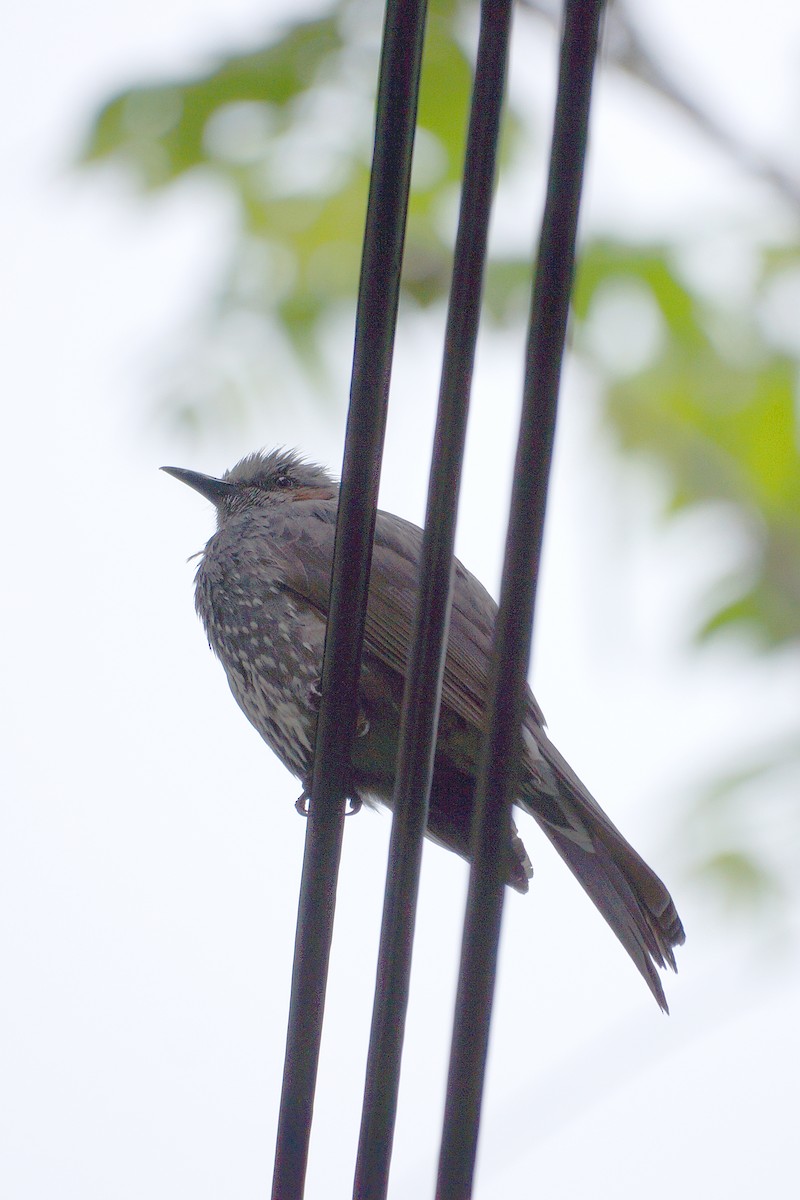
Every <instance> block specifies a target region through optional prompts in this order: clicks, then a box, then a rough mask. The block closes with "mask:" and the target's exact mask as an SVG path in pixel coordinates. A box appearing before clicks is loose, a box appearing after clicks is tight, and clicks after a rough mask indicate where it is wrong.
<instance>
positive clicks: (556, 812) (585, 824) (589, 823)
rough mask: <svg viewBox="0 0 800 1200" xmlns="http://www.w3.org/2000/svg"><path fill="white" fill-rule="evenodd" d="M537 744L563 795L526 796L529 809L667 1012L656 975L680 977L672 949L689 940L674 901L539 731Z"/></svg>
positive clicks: (539, 730) (532, 793)
mask: <svg viewBox="0 0 800 1200" xmlns="http://www.w3.org/2000/svg"><path fill="white" fill-rule="evenodd" d="M536 742H537V745H538V748H539V750H540V751H541V754H542V756H543V757H544V759H545V760H546V761H547V763H548V764H549V766H550V768H551V770H552V772H553V775H554V777H555V781H556V784H557V793H558V795H557V797H553V798H551V797H549V796H543V795H542V793H541V792H540V791H539V789H538V788H537V789H536V790H535V791H532V792H531V794H530V795H529V794H525V795H523V797H522V800H521V803H522V807H523V808H524V809H525V810H526V811H528V812H529V813H530V814H531V815H532V816H533V817H534V818H535V819H536V821H537V823H538V824H539V826H540V827H541V828H542V830H543V831H544V833H545V834H546V835H547V837H548V838H549V839H550V841H551V842H552V843H553V845H554V846H555V848H556V850H557V851H558V853H559V854H560V855H561V857H562V858H563V859H564V862H565V863H566V864H567V866H568V867H569V868H570V870H571V871H572V873H573V874H574V875H575V877H576V878H577V880H578V882H579V883H580V884H581V885H582V887H583V888H584V890H585V891H586V892H588V894H589V896H591V898H592V900H593V901H594V903H595V904H596V906H597V908H598V909H599V910H600V912H601V913H602V914H603V916H604V917H605V919H606V921H608V923H609V925H610V926H611V928H612V929H613V930H614V933H615V934H616V935H617V937H618V938H619V940H620V941H621V942H622V944H623V946H624V947H625V949H626V950H627V951H628V954H629V955H630V956H631V958H632V959H633V961H634V962H635V963H636V966H637V967H638V968H639V971H640V972H641V973H642V975H643V977H644V979H645V982H646V983H647V986H648V987H649V988H650V991H651V992H652V993H653V995H654V996H655V998H656V1000H657V1001H658V1004H659V1005H660V1007H661V1008H662V1009H663V1010H664V1012H667V1011H669V1010H668V1008H667V1001H666V997H665V995H664V989H663V987H662V986H661V979H660V978H659V975H658V971H657V970H656V967H665V966H669V967H671V968H672V970H673V971H675V970H677V968H676V966H675V955H674V953H673V948H674V947H675V946H680V945H682V943H683V941H684V939H685V935H684V932H683V925H682V924H681V920H680V917H679V916H678V913H677V911H676V909H675V905H674V903H673V901H672V897H671V896H670V894H669V892H668V891H667V889H666V887H665V886H664V884H663V883H662V882H661V880H660V879H659V878H658V876H657V875H656V874H655V872H654V871H652V870H651V869H650V867H648V865H647V863H646V862H644V860H643V859H642V858H640V856H639V855H638V854H637V853H636V851H635V850H634V849H633V847H632V846H631V845H630V844H629V843H628V842H627V841H626V840H625V838H624V837H623V836H622V834H621V833H620V832H619V830H618V829H617V828H616V827H615V826H614V825H613V824H612V822H611V821H610V820H609V819H608V817H607V816H606V814H605V813H604V812H603V810H602V809H601V808H600V806H599V805H598V804H597V803H596V801H595V800H594V799H593V798H592V796H591V795H590V794H589V792H588V791H587V790H586V788H585V787H584V786H583V784H582V783H581V781H580V779H578V777H577V775H576V774H575V772H574V771H573V770H572V768H571V767H570V766H569V764H568V763H567V762H566V760H565V759H564V758H563V757H562V756H561V754H559V752H558V750H557V749H556V748H555V746H554V745H553V744H552V742H551V741H550V740H549V739H548V738H547V737H546V735H545V734H543V733H542V731H541V729H538V728H537V730H536Z"/></svg>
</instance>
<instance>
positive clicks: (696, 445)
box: [83, 0, 800, 897]
mask: <svg viewBox="0 0 800 1200" xmlns="http://www.w3.org/2000/svg"><path fill="white" fill-rule="evenodd" d="M526 7H527V8H528V9H529V10H530V11H529V13H528V19H529V20H530V19H534V18H533V17H532V16H531V13H533V12H535V14H536V17H535V19H539V18H541V16H542V13H543V8H542V6H540V5H537V4H535V3H534V2H533V0H528V2H527V6H526ZM545 15H546V14H545ZM475 16H476V14H475V10H474V6H472V5H470V4H468V3H467V0H432V3H431V6H430V18H429V28H428V34H427V38H426V48H425V58H424V68H423V70H424V73H423V85H422V94H421V99H420V109H419V131H420V132H419V135H418V142H417V149H416V152H415V166H414V175H413V183H412V196H411V203H410V213H409V226H408V234H407V240H406V253H405V263H404V276H403V298H404V304H405V305H406V306H409V305H412V306H416V307H419V308H426V307H429V306H432V305H441V304H442V303H443V301H444V299H445V297H446V294H447V288H448V284H449V267H450V256H451V243H452V235H453V229H454V222H455V211H456V203H457V196H458V184H459V177H460V171H461V165H462V155H463V144H464V138H465V128H466V107H467V104H468V99H469V89H470V81H471V68H470V56H469V53H468V51H467V50H466V49H465V47H467V46H469V45H471V43H472V41H473V40H474V31H475ZM380 17H381V6H380V5H378V4H375V3H372V2H370V0H329V3H328V5H327V8H326V10H325V12H324V14H323V15H322V16H320V17H318V18H317V19H314V20H298V21H295V22H291V23H289V24H287V25H286V26H285V27H284V29H283V30H282V31H281V32H279V33H278V34H276V35H275V36H273V37H271V38H270V40H269V41H267V42H266V44H265V45H263V46H262V47H260V48H259V49H257V50H255V51H250V52H248V53H243V54H238V55H231V56H229V57H227V58H225V59H222V60H221V61H219V62H217V63H216V64H214V65H213V66H212V67H210V68H209V69H208V70H206V71H204V72H201V73H199V74H197V75H194V76H192V77H190V78H183V79H175V80H172V81H170V82H167V83H163V84H160V85H158V86H148V87H136V88H129V89H127V90H125V91H123V92H121V93H120V94H119V95H118V96H116V97H115V98H113V99H112V100H110V101H109V102H108V103H107V104H106V105H105V107H104V108H103V109H102V111H101V112H100V113H99V114H98V116H97V118H96V120H95V122H94V127H93V129H92V131H91V134H90V137H89V139H88V142H87V146H86V149H85V152H84V155H83V162H84V163H85V164H91V163H98V162H101V161H111V162H113V163H115V164H121V165H122V166H124V167H125V168H126V169H127V171H128V172H129V174H130V175H131V176H132V177H133V178H134V179H135V180H136V181H137V183H138V184H139V186H140V187H141V188H142V189H144V190H146V191H148V192H155V191H159V190H163V189H164V188H166V187H169V186H171V185H173V184H174V183H175V182H176V181H177V180H179V179H181V178H182V177H184V176H186V175H187V174H189V173H192V174H194V175H195V176H197V175H198V174H202V175H203V176H205V177H206V178H208V177H210V178H212V179H213V180H215V181H216V184H217V185H218V186H219V187H220V188H221V189H222V190H223V191H224V193H225V195H226V196H228V197H229V198H231V199H232V201H233V202H234V205H235V211H236V214H237V224H236V230H235V238H234V241H233V244H232V246H231V253H230V260H229V264H228V267H227V269H226V271H225V277H224V279H223V280H222V282H221V285H220V288H219V291H218V294H217V296H216V297H215V298H214V299H213V300H212V301H211V303H210V305H209V311H208V315H207V318H206V323H205V328H204V329H203V331H202V336H201V337H200V338H198V339H197V344H196V345H195V346H194V347H193V348H192V349H191V350H190V351H189V353H188V358H189V359H190V360H192V359H194V362H193V366H194V371H195V380H194V381H193V382H192V383H191V384H190V385H189V386H186V385H184V386H183V387H178V388H177V389H175V390H174V391H173V393H172V395H171V396H170V397H169V398H168V401H167V404H166V411H167V412H168V414H169V416H170V417H171V419H173V420H175V421H179V422H183V423H184V424H185V425H187V426H192V427H203V426H204V425H206V426H207V425H208V424H209V423H210V422H212V420H213V419H214V418H215V415H216V414H218V413H219V412H220V411H222V412H223V414H224V415H225V416H226V418H229V414H230V412H231V411H232V410H233V411H235V405H234V406H233V408H232V405H231V404H230V402H227V403H226V389H227V391H228V392H230V391H231V390H232V391H233V392H235V391H236V388H237V387H238V386H240V380H239V381H238V382H237V379H236V378H233V379H232V378H231V371H230V370H229V369H228V368H226V366H225V362H226V361H228V362H231V361H234V360H235V361H237V362H240V361H241V359H242V358H243V357H245V356H246V355H247V354H248V353H249V354H253V355H254V356H255V357H256V358H258V356H259V355H261V357H262V359H265V358H266V357H268V350H267V349H266V346H267V345H268V344H269V341H268V339H269V337H273V338H274V336H275V335H276V332H277V333H278V334H279V335H280V336H281V337H282V338H283V340H284V343H285V345H286V346H288V347H289V348H290V350H291V353H292V355H293V356H294V361H295V362H296V363H298V364H300V365H301V367H302V369H303V370H305V371H310V372H312V373H316V374H323V375H324V371H325V357H326V356H325V348H324V347H325V329H326V323H327V322H329V321H330V320H331V318H332V315H334V316H335V314H336V313H337V312H339V313H342V312H346V313H347V314H348V315H350V314H351V313H352V309H353V301H354V293H355V289H356V285H357V279H358V270H359V255H360V242H361V237H362V232H363V221H364V213H365V204H366V190H367V182H368V172H369V162H370V154H371V139H372V119H373V117H372V106H373V93H374V81H375V75H376V64H377V52H378V47H379V42H380V33H381V30H380V25H379V20H380ZM521 17H522V14H521ZM614 22H616V24H614ZM608 34H609V38H608V45H609V46H610V50H608V51H607V54H606V58H607V60H608V63H609V65H610V66H611V68H612V69H613V68H614V66H616V68H617V69H618V70H622V71H626V72H627V73H628V74H629V75H631V74H632V75H634V76H635V77H636V78H637V79H638V80H639V82H640V83H641V84H642V85H643V86H646V87H648V88H650V89H651V90H653V91H655V92H656V93H658V94H659V95H660V96H661V98H662V99H663V100H664V101H665V102H667V103H669V104H671V105H672V106H673V107H675V108H676V109H677V111H679V112H680V113H681V114H682V118H683V119H684V120H687V121H690V122H693V123H694V125H695V127H696V128H697V129H699V130H701V131H702V133H703V134H704V136H707V137H710V138H714V139H716V141H717V147H718V149H720V148H721V149H722V150H723V151H724V152H725V153H727V154H729V155H731V156H732V157H733V158H735V159H738V162H739V165H740V166H741V167H742V169H743V170H746V171H750V173H751V174H755V175H758V176H759V177H760V178H761V179H762V180H766V182H767V183H768V184H769V185H770V186H772V187H774V188H775V189H776V190H777V191H779V192H781V193H782V195H783V199H784V200H787V199H788V200H789V202H790V203H796V202H797V200H798V191H797V187H796V184H795V183H794V182H793V181H791V180H789V179H787V177H786V175H785V174H784V173H783V172H781V171H780V170H779V169H778V168H775V167H773V166H772V165H771V164H769V163H765V161H764V159H763V156H760V155H758V154H757V153H754V152H753V151H752V149H750V148H744V149H743V148H742V147H740V146H738V145H737V143H736V141H735V139H734V138H733V137H732V136H731V135H730V134H729V133H727V132H720V131H719V129H718V127H717V126H716V125H715V124H714V123H713V122H712V121H710V119H709V118H707V117H706V116H705V115H704V114H703V113H702V112H701V111H700V110H699V109H698V108H697V107H696V106H695V105H694V104H693V103H692V101H691V99H687V97H686V96H684V95H683V94H682V93H681V92H680V91H679V90H678V89H677V88H676V87H675V85H674V84H672V83H671V82H670V81H669V80H668V79H667V78H666V77H665V74H664V72H663V70H662V69H661V67H660V65H659V64H658V63H657V62H656V61H655V60H654V59H653V58H652V56H650V55H649V53H648V52H647V50H646V48H645V47H643V45H642V43H641V40H640V39H639V38H638V35H637V33H636V30H635V27H634V25H633V24H632V23H631V22H630V20H629V18H628V15H627V11H626V9H625V8H624V7H623V6H622V5H621V4H619V3H618V4H617V5H616V6H615V7H614V8H613V9H612V10H611V12H610V14H609V29H608ZM528 126H529V122H528ZM528 126H526V122H525V120H523V118H522V116H521V115H520V113H518V112H515V111H513V106H512V110H511V111H510V112H509V114H508V116H507V119H506V122H505V131H504V140H503V147H502V155H501V163H502V166H503V168H504V169H505V170H506V171H507V172H508V173H511V174H513V171H514V168H515V166H517V165H518V164H519V163H521V162H525V161H529V160H530V157H531V155H532V154H533V153H534V150H533V140H534V139H533V138H532V136H531V131H530V128H529V127H528ZM519 237H520V243H521V244H520V249H519V251H518V252H517V253H515V252H513V251H512V252H511V253H508V254H506V256H505V257H504V258H502V259H495V260H493V261H492V262H491V263H490V264H489V269H488V275H487V282H486V308H487V313H488V315H489V317H490V319H491V320H493V321H494V322H497V323H505V322H508V321H511V320H519V319H520V317H521V315H522V314H523V313H524V311H525V308H526V305H527V297H528V293H529V290H530V275H531V266H530V261H529V248H528V244H527V243H528V238H529V229H528V226H527V222H525V228H523V229H520V231H519ZM679 249H680V248H679V247H676V246H673V245H670V244H668V243H663V244H653V245H631V244H627V243H624V242H622V241H611V240H601V239H595V240H593V241H589V242H588V244H586V245H585V246H584V248H583V252H582V260H581V264H580V269H579V274H578V278H577V281H576V289H575V296H574V349H575V353H577V354H578V355H579V356H581V357H582V359H583V360H584V361H585V362H587V363H589V364H591V366H592V368H593V370H594V371H595V374H596V375H597V376H598V377H599V378H600V379H601V380H602V381H603V384H604V412H605V416H606V418H607V420H608V423H609V425H610V427H611V428H612V429H613V431H614V433H615V436H616V438H617V441H618V444H619V445H620V447H621V448H622V449H623V451H625V452H626V453H635V454H637V455H644V456H646V457H648V458H649V459H650V460H652V461H653V462H655V463H656V464H657V466H658V469H659V471H660V472H661V474H662V477H663V478H664V480H665V481H666V485H667V492H668V512H669V513H678V512H682V511H686V510H688V509H691V508H692V507H698V506H702V505H709V504H714V505H723V506H725V508H726V510H727V511H728V512H729V514H730V517H731V520H732V522H733V523H734V524H735V526H736V528H737V530H738V532H739V534H740V543H741V552H740V555H739V561H738V563H737V565H736V568H735V571H734V572H733V573H732V574H731V576H730V577H729V578H727V579H724V580H720V581H719V587H718V589H717V592H716V594H715V596H714V597H712V598H711V599H710V601H709V609H710V611H709V612H708V615H707V617H706V619H705V620H704V622H703V624H702V626H701V627H700V628H699V629H698V636H699V637H700V638H709V637H711V636H712V635H714V634H718V633H719V632H721V631H723V630H725V631H734V632H741V633H742V634H745V635H746V636H747V637H749V638H751V639H752V640H753V643H754V645H756V646H757V647H758V648H769V649H771V650H780V651H783V652H786V653H790V652H794V653H795V654H796V653H797V651H798V649H800V451H799V450H798V404H797V390H798V389H797V384H798V352H799V351H800V341H798V340H797V338H795V341H794V343H790V341H789V340H788V339H787V338H785V337H783V338H782V337H781V336H779V335H778V334H776V332H775V329H774V328H773V326H772V323H771V322H770V320H769V319H768V315H767V316H765V313H767V314H768V310H769V302H770V297H771V295H772V294H773V292H775V290H776V289H778V291H780V289H781V288H783V289H784V290H785V291H786V293H787V295H789V296H790V297H791V296H794V299H795V303H797V304H798V308H800V244H798V243H797V242H796V241H795V242H792V243H790V244H785V245H773V246H771V247H769V248H764V247H763V246H760V247H755V246H754V248H753V253H754V255H755V256H756V258H757V269H756V270H755V271H754V272H753V280H752V287H751V291H750V294H745V295H739V296H738V299H737V300H736V301H735V302H734V300H733V299H731V298H730V297H726V296H719V295H716V296H709V295H708V294H707V293H705V292H703V293H701V292H700V290H699V289H698V288H697V287H694V286H693V285H692V283H691V281H690V280H691V273H690V272H689V273H688V275H687V272H686V271H684V270H682V269H681V258H680V253H679ZM687 280H688V281H687ZM626 298H627V299H626ZM620 300H622V307H621V308H620ZM626 305H627V308H626ZM631 305H633V309H631ZM615 306H616V308H615ZM615 311H616V317H615V315H614V314H615ZM626 313H627V316H626ZM631 314H633V315H632V317H631ZM243 328H246V329H247V330H249V339H248V338H243V337H242V329H243ZM598 329H599V331H600V333H599V334H598ZM615 341H616V342H617V343H618V346H617V349H618V350H620V351H621V352H622V356H621V359H620V358H619V357H618V359H617V360H616V361H615V359H614V355H613V353H612V354H611V355H609V349H610V350H611V351H613V350H614V343H615ZM629 344H630V345H633V347H634V350H636V353H634V355H633V358H631V355H630V353H628V354H627V358H626V353H625V351H626V346H627V347H628V350H629V349H630V345H629ZM637 346H638V350H637ZM248 347H249V349H248ZM637 354H638V357H637ZM262 365H263V364H262ZM233 375H234V376H235V375H236V371H234V372H233ZM199 378H202V380H203V386H202V387H198V386H196V380H197V379H199ZM209 381H210V382H209ZM270 390H271V389H270V388H268V387H264V386H263V380H261V381H260V383H259V387H258V391H259V394H260V396H263V395H266V394H269V391H270ZM228 399H229V398H228ZM781 754H782V752H776V755H775V756H773V759H774V761H773V760H771V759H769V756H768V759H767V761H765V763H763V764H761V766H760V767H759V768H758V770H757V771H756V775H757V774H758V771H760V772H761V774H762V776H764V775H767V774H769V772H770V770H771V769H772V768H773V767H774V766H775V762H777V760H778V759H781ZM787 761H788V762H789V764H790V765H792V764H793V766H794V769H795V772H797V770H798V767H800V755H799V754H798V742H795V743H793V750H792V752H791V753H790V755H789V757H788V760H787ZM781 762H782V765H783V766H784V767H785V766H786V762H785V761H783V759H781ZM712 793H713V794H712ZM740 793H741V779H735V778H732V779H730V780H727V781H723V783H722V784H720V785H719V786H718V787H716V788H715V789H712V790H711V792H710V793H709V796H708V797H706V802H707V803H705V802H704V803H705V807H704V806H703V805H698V812H700V811H701V810H702V813H703V820H705V817H706V816H707V815H708V813H712V814H713V817H714V821H715V822H716V824H715V825H714V828H715V829H716V838H715V839H712V843H713V844H710V845H709V848H708V853H707V856H706V858H705V860H704V861H703V863H702V864H701V867H702V869H703V871H704V873H705V877H706V878H707V879H711V880H714V881H716V882H717V883H719V884H720V885H722V886H723V888H724V890H727V891H731V890H733V891H736V892H738V893H739V894H740V895H741V896H744V897H752V896H754V895H755V894H756V893H758V894H764V893H765V892H766V891H769V890H771V889H772V890H776V889H775V886H774V873H773V872H772V870H771V868H769V867H767V866H765V865H764V863H763V862H761V861H759V860H758V859H757V857H756V854H755V852H754V851H753V849H752V846H751V845H749V844H748V840H747V838H746V837H745V836H743V835H739V834H737V833H736V832H735V830H734V825H735V822H734V821H733V820H732V818H731V814H732V813H733V811H734V809H735V807H736V803H737V801H736V797H737V796H738V795H740ZM695 816H697V814H695ZM797 817H798V814H797V811H796V810H795V811H794V814H793V820H794V823H795V827H796V825H797ZM726 820H727V825H726ZM737 838H738V839H739V840H738V841H737ZM721 845H723V846H724V849H720V846H721Z"/></svg>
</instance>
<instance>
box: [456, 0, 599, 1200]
mask: <svg viewBox="0 0 800 1200" xmlns="http://www.w3.org/2000/svg"><path fill="white" fill-rule="evenodd" d="M602 8H603V3H602V0H566V3H565V11H564V32H563V36H562V42H561V55H560V64H559V81H558V93H557V98H556V110H555V117H554V126H553V139H552V145H551V150H550V168H549V175H548V183H547V195H546V199H545V209H544V215H543V218H542V230H541V236H540V241H539V253H538V261H537V269H536V282H535V285H534V291H533V299H532V303H531V316H530V324H529V335H528V345H527V354H526V370H525V383H524V388H523V411H522V420H521V424H520V436H519V442H518V446H517V457H516V463H515V470H514V485H513V490H512V497H511V516H510V521H509V529H508V536H507V540H506V556H505V563H504V568H503V581H502V587H501V593H500V611H499V614H498V621H497V630H496V635H495V648H494V661H493V665H492V674H491V687H490V712H489V725H488V730H487V735H486V741H485V744H484V749H483V754H482V761H481V768H480V772H479V777H478V787H477V792H476V802H475V818H474V823H473V864H472V870H471V872H470V886H469V894H468V897H467V914H466V919H465V923H464V940H463V945H462V957H461V968H460V974H459V982H458V992H457V997H456V1013H455V1022H454V1028H453V1041H452V1046H451V1054H450V1069H449V1075H448V1082H447V1096H446V1101H445V1116H444V1127H443V1133H442V1146H441V1151H440V1157H439V1173H438V1182H437V1192H436V1195H437V1200H466V1198H467V1197H469V1196H470V1195H471V1193H472V1180H473V1175H474V1170H475V1155H476V1150H477V1142H478V1127H479V1123H480V1110H481V1101H482V1096H483V1081H484V1074H485V1067H486V1054H487V1049H488V1042H489V1026H490V1021H491V1010H492V996H493V991H494V981H495V974H496V969H497V949H498V943H499V938H500V923H501V917H502V909H503V893H504V889H505V881H504V870H505V862H506V855H507V847H508V843H509V837H510V821H511V801H512V798H513V795H514V789H515V786H516V783H517V772H518V764H519V759H520V737H521V733H520V726H521V719H522V705H523V699H524V692H525V678H526V673H527V664H528V658H529V654H530V644H531V628H532V623H533V615H534V608H535V599H536V583H537V577H538V572H539V563H540V559H541V548H542V538H543V531H544V516H545V507H546V500H547V483H548V478H549V472H550V461H551V458H552V449H553V438H554V434H555V419H556V407H557V398H558V386H559V379H560V373H561V358H562V355H563V348H564V339H565V335H566V327H567V316H568V311H569V295H570V290H571V286H572V276H573V271H574V260H575V239H576V232H577V222H578V207H579V203H580V193H581V185H582V180H583V167H584V161H585V153H586V139H587V130H588V122H589V107H590V99H591V86H592V74H593V69H594V62H595V58H596V54H597V41H598V33H599V23H600V17H601V13H602Z"/></svg>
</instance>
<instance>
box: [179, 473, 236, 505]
mask: <svg viewBox="0 0 800 1200" xmlns="http://www.w3.org/2000/svg"><path fill="white" fill-rule="evenodd" d="M161 470H162V471H166V472H167V474H168V475H173V476H174V477H175V479H180V481H181V483H188V485H189V487H190V488H194V490H195V491H196V492H199V493H200V495H201V496H205V498H206V500H210V501H211V503H212V504H220V503H221V501H223V500H224V499H225V497H226V496H229V495H230V494H231V492H232V491H233V489H234V485H233V484H232V483H228V481H227V480H226V479H215V478H214V476H213V475H203V474H202V472H201V471H187V470H186V468H185V467H162V468H161Z"/></svg>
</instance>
